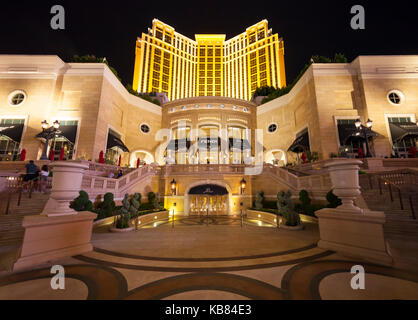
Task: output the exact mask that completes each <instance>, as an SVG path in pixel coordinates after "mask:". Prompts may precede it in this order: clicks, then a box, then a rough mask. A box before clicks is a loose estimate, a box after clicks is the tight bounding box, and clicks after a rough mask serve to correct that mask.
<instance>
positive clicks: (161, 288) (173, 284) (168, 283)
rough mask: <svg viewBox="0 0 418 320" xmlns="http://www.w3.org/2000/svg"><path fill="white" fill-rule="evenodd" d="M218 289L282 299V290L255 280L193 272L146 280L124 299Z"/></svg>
mask: <svg viewBox="0 0 418 320" xmlns="http://www.w3.org/2000/svg"><path fill="white" fill-rule="evenodd" d="M197 290H217V291H222V292H228V293H232V294H236V295H240V296H243V297H246V298H249V299H257V300H282V299H283V291H282V290H281V289H280V288H277V287H274V286H272V285H270V284H268V283H265V282H262V281H258V280H255V279H251V278H247V277H243V276H238V275H233V274H224V273H192V274H185V275H179V276H174V277H169V278H165V279H162V280H157V281H154V282H151V283H148V284H146V285H144V286H141V287H138V288H136V289H134V290H131V291H129V292H128V293H127V296H126V297H125V299H127V300H157V299H163V298H167V297H170V296H173V295H176V294H180V293H185V292H191V291H197Z"/></svg>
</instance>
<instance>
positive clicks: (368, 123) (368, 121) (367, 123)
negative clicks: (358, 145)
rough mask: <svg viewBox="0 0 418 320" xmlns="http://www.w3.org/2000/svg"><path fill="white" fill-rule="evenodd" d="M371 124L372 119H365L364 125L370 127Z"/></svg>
mask: <svg viewBox="0 0 418 320" xmlns="http://www.w3.org/2000/svg"><path fill="white" fill-rule="evenodd" d="M372 125H373V121H372V120H370V119H367V122H366V126H367V128H371V127H372Z"/></svg>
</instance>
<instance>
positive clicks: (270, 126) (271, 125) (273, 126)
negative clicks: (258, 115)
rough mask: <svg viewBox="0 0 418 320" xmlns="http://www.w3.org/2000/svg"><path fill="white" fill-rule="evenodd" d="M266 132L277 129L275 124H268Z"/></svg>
mask: <svg viewBox="0 0 418 320" xmlns="http://www.w3.org/2000/svg"><path fill="white" fill-rule="evenodd" d="M267 130H268V132H270V133H273V132H275V131H276V130H277V124H276V123H272V124H270V125H269V126H268V129H267Z"/></svg>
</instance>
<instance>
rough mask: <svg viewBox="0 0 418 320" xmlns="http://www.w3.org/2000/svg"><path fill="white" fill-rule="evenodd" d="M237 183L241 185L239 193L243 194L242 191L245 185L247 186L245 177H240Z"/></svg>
mask: <svg viewBox="0 0 418 320" xmlns="http://www.w3.org/2000/svg"><path fill="white" fill-rule="evenodd" d="M239 183H240V185H241V194H243V193H244V191H245V187H246V186H247V181H245V179H244V178H242V179H241V181H240V182H239Z"/></svg>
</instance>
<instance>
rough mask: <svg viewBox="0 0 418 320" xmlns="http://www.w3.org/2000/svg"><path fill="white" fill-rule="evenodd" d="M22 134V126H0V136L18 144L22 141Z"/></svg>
mask: <svg viewBox="0 0 418 320" xmlns="http://www.w3.org/2000/svg"><path fill="white" fill-rule="evenodd" d="M22 133H23V124H9V125H7V124H3V125H0V135H1V136H6V137H8V138H10V139H12V140H13V141H16V142H18V143H19V142H20V140H21V139H22Z"/></svg>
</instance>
